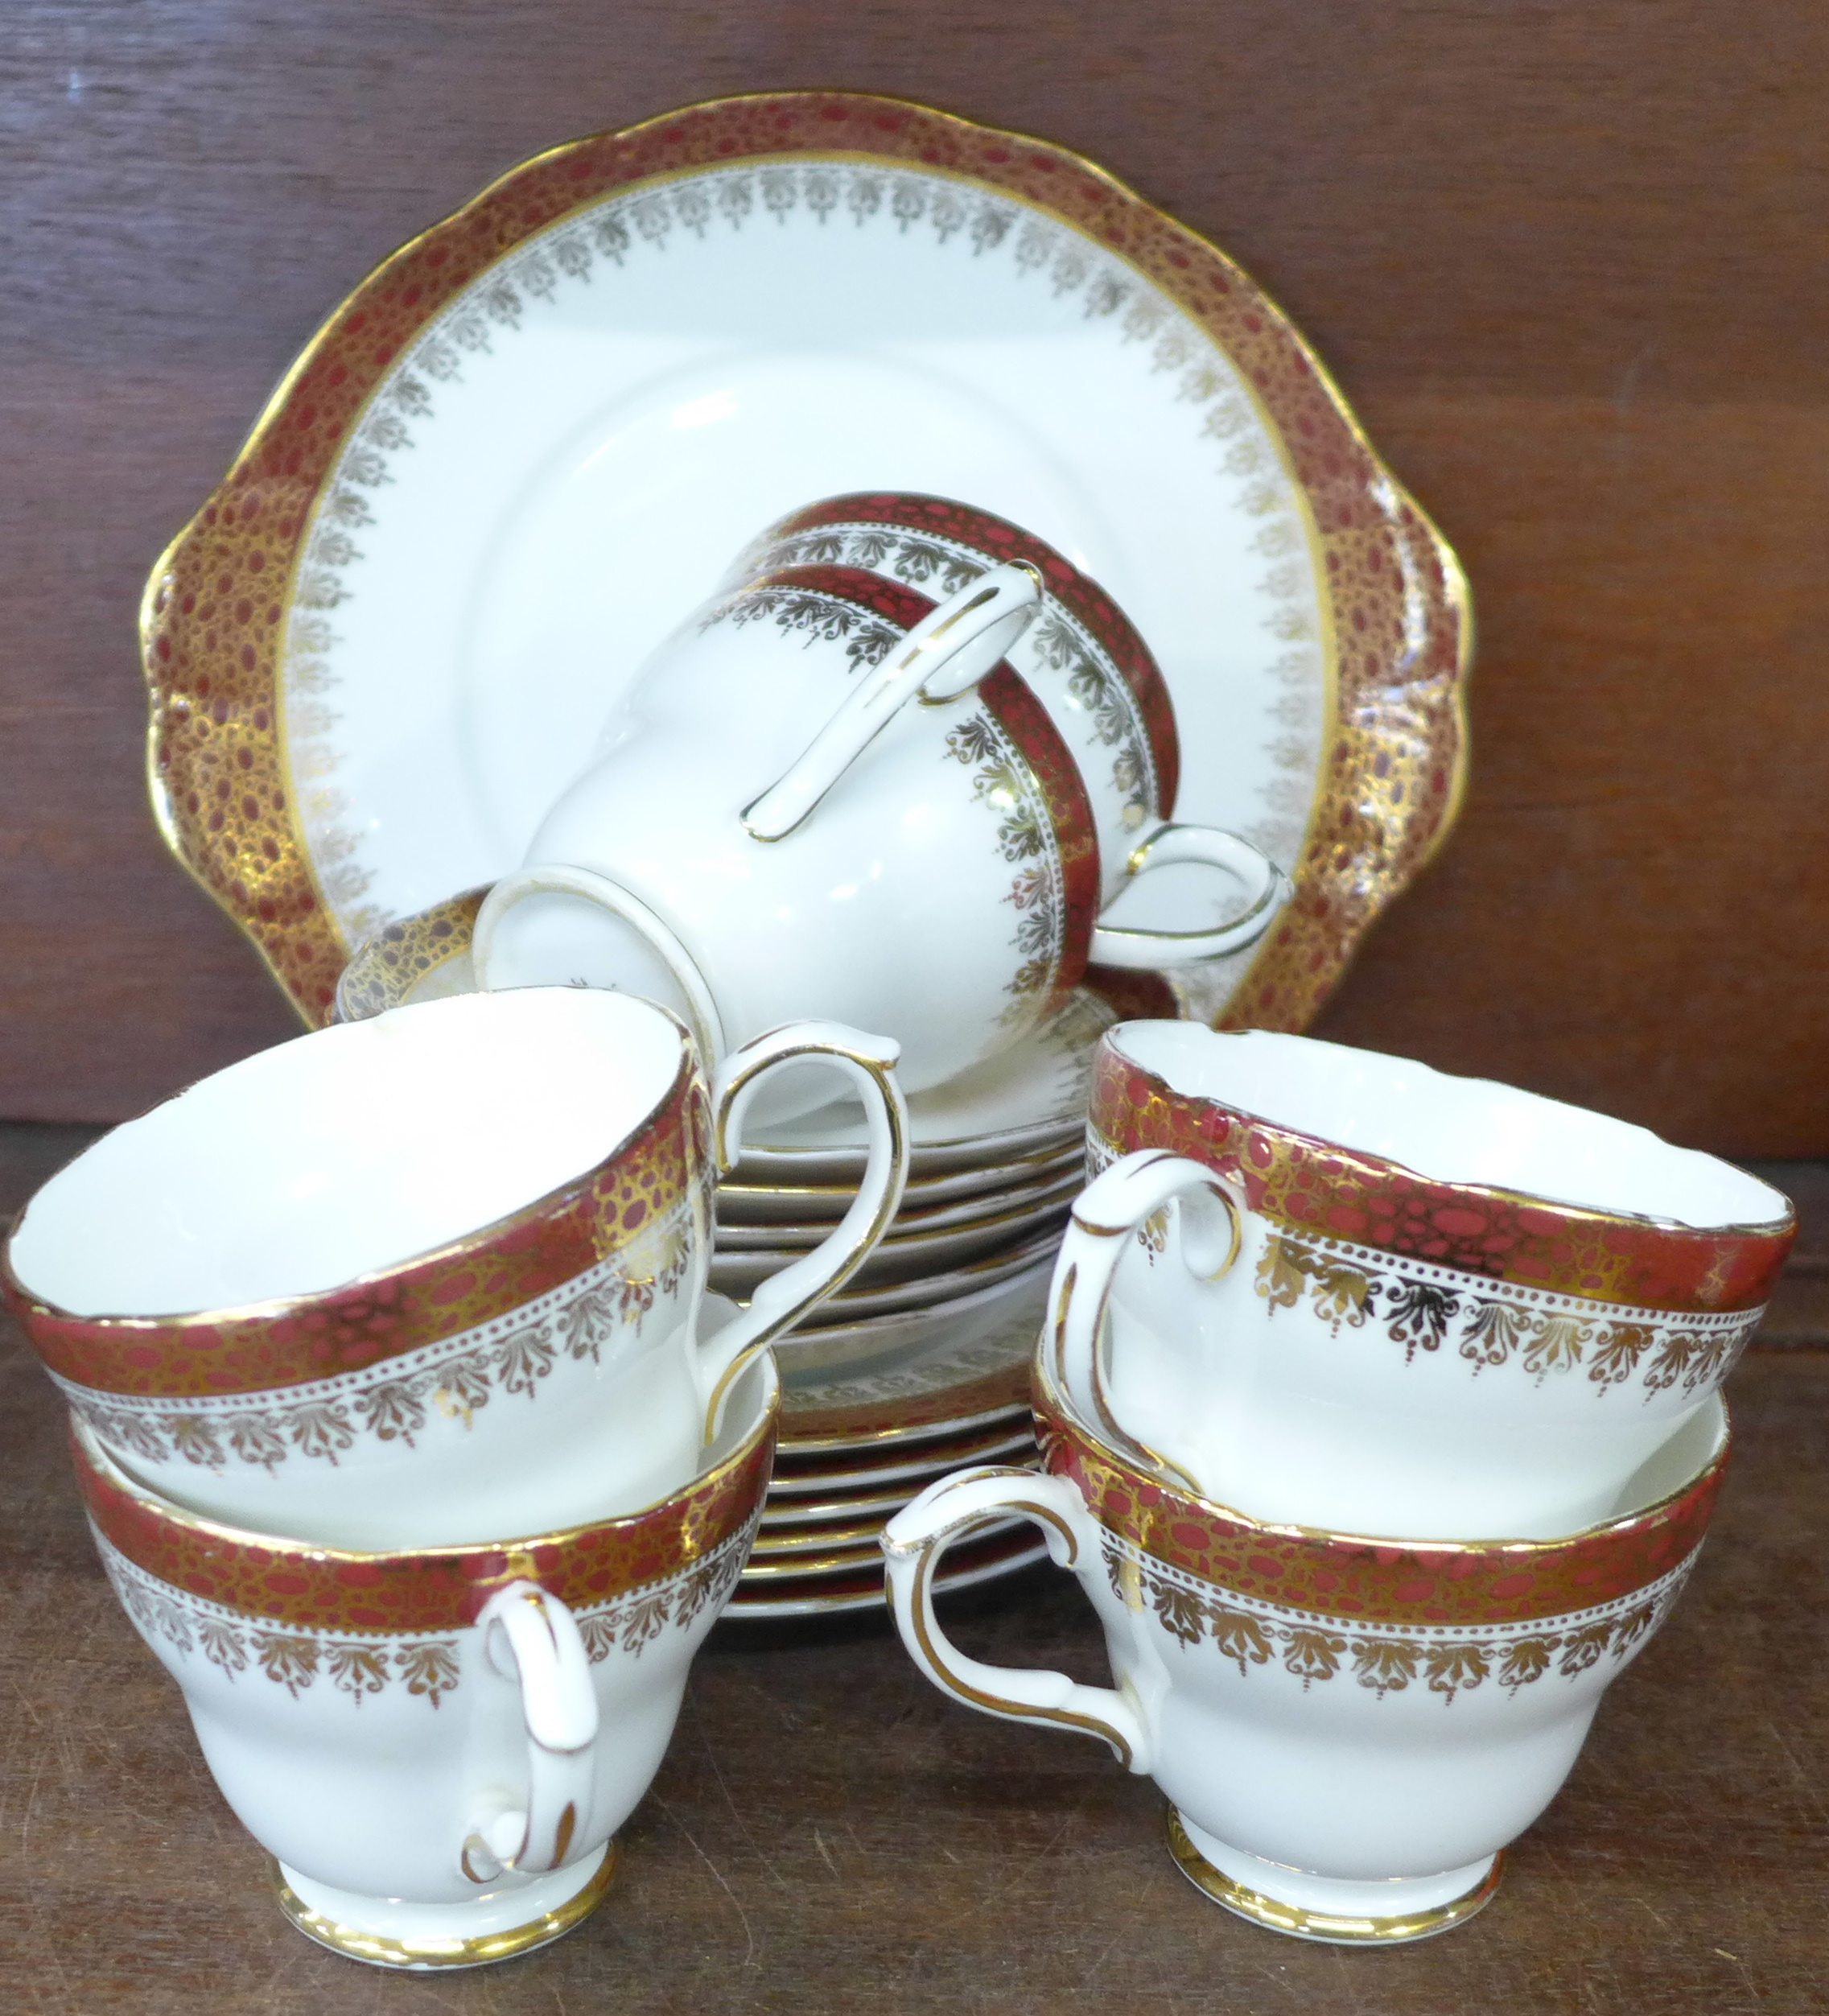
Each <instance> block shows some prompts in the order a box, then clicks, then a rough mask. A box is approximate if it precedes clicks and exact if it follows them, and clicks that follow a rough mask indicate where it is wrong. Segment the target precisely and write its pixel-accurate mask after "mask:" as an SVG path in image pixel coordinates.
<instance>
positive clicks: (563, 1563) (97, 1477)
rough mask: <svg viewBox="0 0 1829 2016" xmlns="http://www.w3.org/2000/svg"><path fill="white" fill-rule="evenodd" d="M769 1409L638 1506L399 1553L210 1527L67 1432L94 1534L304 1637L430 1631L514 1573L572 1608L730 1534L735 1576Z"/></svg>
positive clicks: (589, 1605) (665, 1573)
mask: <svg viewBox="0 0 1829 2016" xmlns="http://www.w3.org/2000/svg"><path fill="white" fill-rule="evenodd" d="M776 1413H777V1409H776V1408H775V1407H774V1406H771V1407H770V1409H769V1412H768V1418H767V1419H766V1420H765V1421H764V1422H763V1423H762V1424H760V1425H759V1426H758V1427H757V1428H756V1430H755V1431H754V1432H753V1433H752V1434H751V1435H750V1437H748V1440H747V1441H745V1443H744V1445H743V1447H742V1448H741V1449H738V1450H737V1451H736V1452H735V1453H734V1454H732V1455H731V1456H730V1457H727V1458H726V1459H725V1461H723V1462H722V1463H720V1464H719V1465H718V1466H717V1467H716V1468H715V1469H714V1470H709V1471H707V1472H706V1474H705V1475H704V1476H702V1477H701V1478H698V1479H697V1480H696V1481H695V1482H693V1483H692V1484H690V1485H689V1486H686V1489H685V1490H683V1491H678V1492H676V1493H675V1494H674V1495H673V1496H672V1497H671V1498H669V1499H664V1500H662V1501H661V1503H658V1504H656V1505H652V1506H649V1507H645V1509H644V1510H642V1511H638V1512H631V1513H629V1514H628V1515H626V1516H625V1517H624V1518H621V1519H606V1520H604V1521H603V1522H602V1523H599V1524H595V1525H592V1526H587V1527H576V1528H574V1529H573V1530H571V1531H570V1532H564V1533H554V1534H542V1535H535V1536H533V1537H532V1538H529V1539H527V1540H514V1541H506V1542H503V1543H501V1544H496V1545H492V1546H488V1547H446V1548H419V1549H418V1550H416V1551H414V1552H410V1553H409V1552H402V1553H389V1554H359V1553H350V1552H342V1551H340V1550H337V1549H335V1548H318V1547H312V1546H310V1545H308V1544H306V1543H305V1542H303V1541H301V1540H274V1539H272V1538H270V1537H269V1536H266V1535H256V1534H249V1533H243V1532H237V1531H235V1530H234V1529H233V1528H231V1527H224V1526H218V1525H216V1524H215V1523H212V1521H210V1520H208V1519H200V1518H197V1517H195V1516H193V1515H190V1514H187V1513H179V1512H177V1511H172V1510H169V1509H167V1508H166V1507H164V1505H163V1502H162V1501H160V1500H159V1499H154V1498H153V1497H152V1496H151V1495H150V1494H148V1493H146V1492H143V1491H142V1490H138V1488H137V1487H135V1486H133V1485H131V1484H130V1483H129V1482H127V1480H126V1478H124V1477H123V1476H122V1474H120V1472H118V1471H117V1470H115V1469H114V1467H113V1465H112V1464H111V1463H109V1462H108V1461H106V1459H105V1457H98V1456H97V1455H95V1454H93V1453H90V1451H89V1449H85V1447H84V1441H83V1437H82V1434H81V1433H80V1431H79V1432H78V1433H76V1436H75V1437H74V1444H75V1454H76V1475H77V1482H78V1483H79V1485H80V1487H81V1490H82V1493H83V1497H84V1502H85V1503H86V1504H87V1507H88V1509H89V1519H90V1522H91V1523H92V1524H93V1527H95V1529H96V1532H97V1534H98V1535H99V1536H100V1537H101V1540H103V1541H104V1542H105V1544H106V1546H107V1547H109V1548H113V1549H114V1551H115V1552H117V1553H118V1554H120V1555H121V1556H124V1557H125V1559H126V1560H127V1561H128V1562H130V1564H131V1565H133V1567H134V1568H135V1569H138V1570H139V1571H140V1572H141V1573H142V1574H143V1575H145V1576H146V1577H150V1579H151V1580H152V1581H154V1583H156V1584H158V1585H161V1586H162V1588H163V1589H164V1590H165V1591H166V1592H167V1593H182V1594H183V1595H184V1596H186V1597H187V1598H192V1599H194V1600H195V1601H196V1602H200V1603H204V1604H212V1605H214V1606H216V1607H217V1608H219V1609H220V1610H225V1611H229V1612H233V1613H234V1614H235V1615H236V1616H237V1618H239V1619H241V1622H243V1623H244V1624H245V1625H246V1626H248V1627H249V1628H250V1629H253V1628H256V1627H257V1628H258V1629H260V1630H262V1631H268V1630H271V1631H277V1632H278V1633H280V1634H282V1635H293V1636H297V1637H301V1638H304V1639H311V1640H313V1641H315V1642H317V1641H324V1640H327V1639H330V1638H333V1637H335V1638H341V1637H343V1636H345V1635H353V1636H356V1637H360V1636H361V1635H364V1634H369V1635H373V1634H377V1633H379V1634H383V1635H387V1636H389V1637H394V1638H414V1639H420V1638H426V1639H430V1638H435V1637H437V1636H439V1635H441V1634H449V1633H451V1632H453V1631H462V1630H463V1629H464V1628H465V1627H466V1626H468V1625H470V1624H472V1623H473V1622H475V1621H476V1615H477V1613H478V1612H479V1611H480V1610H481V1609H482V1607H483V1606H484V1604H485V1603H486V1602H488V1600H489V1598H490V1597H491V1596H492V1595H493V1594H494V1593H495V1592H496V1590H497V1589H501V1588H502V1587H504V1586H505V1585H506V1584H508V1583H509V1582H513V1581H532V1582H538V1584H539V1585H540V1586H541V1587H542V1589H546V1591H548V1593H550V1594H552V1595H554V1596H556V1597H558V1598H559V1599H560V1601H561V1602H563V1603H564V1604H565V1605H566V1607H567V1609H569V1610H572V1611H574V1612H583V1611H587V1610H592V1609H596V1608H601V1607H602V1606H604V1605H607V1604H610V1603H612V1602H619V1601H620V1600H621V1599H623V1598H631V1599H632V1598H634V1597H636V1595H637V1594H638V1593H640V1592H641V1591H642V1590H644V1589H649V1588H650V1587H652V1586H654V1585H660V1584H662V1583H671V1582H673V1581H674V1580H675V1579H676V1578H678V1577H682V1576H685V1575H686V1574H687V1573H689V1572H690V1571H691V1570H692V1569H694V1568H695V1567H696V1565H698V1563H700V1562H702V1561H703V1560H708V1559H711V1558H712V1557H713V1556H718V1557H719V1558H722V1557H723V1556H722V1555H721V1552H720V1550H722V1549H724V1548H727V1546H731V1545H733V1544H735V1542H736V1541H738V1540H741V1541H742V1543H743V1544H742V1545H741V1546H739V1547H736V1548H735V1552H734V1555H733V1556H732V1559H733V1560H734V1561H735V1567H733V1568H732V1569H731V1573H732V1574H733V1575H734V1574H735V1573H736V1570H737V1569H738V1568H740V1567H741V1565H742V1560H743V1556H744V1552H746V1551H747V1548H748V1538H747V1536H748V1534H749V1532H751V1529H752V1526H753V1524H754V1522H755V1519H756V1515H758V1513H759V1511H760V1507H761V1503H762V1499H763V1496H764V1492H765V1491H766V1490H767V1488H768V1474H769V1470H770V1469H771V1467H772V1462H773V1458H774V1445H775V1420H776ZM628 1614H630V1615H633V1614H634V1612H633V1611H632V1610H631V1611H630V1612H629V1613H628ZM623 1642H624V1643H626V1642H627V1640H626V1639H624V1641H623ZM605 1646H606V1649H607V1647H608V1641H607V1640H606V1641H605Z"/></svg>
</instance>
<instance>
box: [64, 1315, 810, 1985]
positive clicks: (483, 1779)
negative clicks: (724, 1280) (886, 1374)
mask: <svg viewBox="0 0 1829 2016" xmlns="http://www.w3.org/2000/svg"><path fill="white" fill-rule="evenodd" d="M779 1394H780V1387H779V1383H778V1381H777V1374H776V1371H775V1368H774V1367H773V1365H772V1363H771V1362H770V1361H769V1360H768V1357H767V1354H764V1355H763V1358H762V1359H761V1361H760V1363H752V1364H751V1365H750V1366H749V1367H748V1369H747V1370H746V1371H744V1373H743V1374H741V1375H739V1378H738V1379H737V1381H736V1383H735V1386H734V1387H733V1389H732V1394H731V1404H730V1406H729V1407H728V1408H727V1410H726V1416H725V1420H724V1423H723V1427H722V1428H721V1429H720V1431H719V1439H718V1441H717V1442H716V1443H715V1445H714V1446H713V1447H712V1448H711V1449H710V1450H709V1451H707V1452H706V1455H705V1457H704V1461H703V1465H702V1469H701V1470H700V1471H699V1474H698V1475H697V1476H696V1477H694V1478H690V1479H688V1480H686V1481H685V1482H682V1483H680V1484H679V1485H678V1486H675V1487H674V1489H673V1490H670V1491H669V1492H668V1493H667V1494H665V1496H664V1497H662V1498H661V1499H658V1500H657V1502H656V1503H653V1504H652V1505H648V1506H645V1507H641V1508H640V1509H638V1510H636V1511H629V1512H627V1513H625V1514H624V1515H621V1516H620V1517H617V1518H613V1519H612V1518H607V1517H604V1516H602V1515H595V1516H593V1517H591V1518H590V1519H587V1520H585V1521H583V1522H582V1523H579V1524H578V1525H576V1526H575V1527H572V1528H571V1530H569V1531H562V1532H538V1533H535V1534H533V1535H531V1536H529V1537H526V1538H524V1539H501V1538H498V1539H493V1540H487V1541H479V1542H477V1543H476V1544H474V1545H472V1546H471V1547H468V1548H455V1547H447V1548H418V1549H414V1550H412V1551H402V1550H398V1549H389V1550H383V1551H378V1552H377V1551H365V1552H359V1553H354V1552H334V1551H327V1550H325V1549H324V1548H319V1547H316V1546H312V1545H310V1544H304V1543H300V1542H297V1541H288V1540H276V1539H274V1537H273V1536H271V1535H270V1534H266V1533H253V1532H241V1531H238V1530H237V1529H235V1528H233V1527H225V1526H219V1525H216V1524H213V1523H211V1522H209V1521H208V1520H204V1519H199V1518H197V1517H196V1515H193V1514H191V1513H188V1512H187V1511H184V1510H183V1509H182V1508H181V1507H179V1506H176V1505H175V1504H173V1503H171V1500H170V1499H164V1498H161V1497H160V1496H159V1495H158V1494H155V1493H154V1492H152V1491H150V1490H146V1489H145V1488H144V1486H141V1485H138V1484H136V1483H135V1482H134V1480H133V1479H132V1478H130V1477H129V1476H128V1475H127V1474H126V1472H125V1471H123V1470H122V1469H120V1468H119V1466H117V1465H116V1464H115V1463H114V1462H113V1461H111V1459H110V1458H109V1456H108V1454H107V1453H106V1452H105V1450H104V1449H103V1448H102V1446H101V1443H100V1442H99V1441H97V1439H96V1438H95V1437H94V1436H93V1434H92V1433H90V1432H89V1429H88V1428H87V1427H85V1426H84V1424H82V1422H81V1420H80V1417H79V1419H78V1420H77V1422H76V1429H75V1437H76V1476H77V1481H78V1482H79V1483H80V1486H81V1487H82V1493H83V1497H84V1501H85V1503H86V1504H87V1507H88V1510H89V1519H90V1523H91V1526H92V1527H93V1532H94V1534H95V1539H96V1545H97V1548H98V1549H99V1550H100V1552H101V1559H102V1565H103V1566H104V1567H105V1569H107V1571H108V1575H109V1580H110V1581H112V1582H113V1585H114V1589H115V1592H116V1593H117V1595H118V1596H119V1597H120V1598H121V1601H122V1603H123V1605H124V1606H126V1610H127V1614H128V1615H129V1616H130V1618H132V1619H133V1621H134V1626H135V1627H136V1628H137V1629H138V1631H139V1634H140V1635H141V1636H142V1638H143V1639H145V1640H146V1643H147V1644H148V1645H150V1647H151V1648H152V1650H153V1651H154V1652H155V1653H156V1654H157V1655H158V1656H159V1660H160V1663H161V1664H163V1666H164V1667H165V1668H166V1670H167V1672H169V1673H170V1674H171V1676H172V1678H173V1679H174V1680H176V1681H177V1683H178V1684H179V1687H180V1688H183V1693H184V1701H185V1705H186V1706H187V1708H188V1709H190V1712H191V1720H192V1724H193V1725H194V1726H195V1727H196V1733H197V1739H198V1741H199V1742H200V1744H201V1745H202V1746H203V1753H204V1761H205V1762H207V1763H208V1766H209V1768H210V1771H211V1773H212V1775H213V1776H214V1777H215V1779H216V1783H217V1784H218V1785H219V1786H220V1788H221V1791H222V1795H223V1796H224V1798H225V1799H226V1800H228V1802H229V1805H230V1806H231V1807H232V1808H233V1809H234V1811H235V1814H236V1816H237V1818H238V1819H239V1820H241V1823H242V1824H243V1825H244V1826H245V1827H246V1828H247V1829H248V1831H249V1833H251V1834H253V1836H254V1837H255V1838H256V1840H257V1841H259V1842H260V1843H261V1844H262V1846H263V1847H265V1848H266V1849H267V1850H268V1852H269V1853H270V1854H271V1855H272V1856H273V1857H274V1860H275V1862H276V1864H277V1870H276V1874H277V1876H278V1891H279V1899H280V1903H281V1906H282V1908H283V1910H284V1911H285V1912H286V1915H287V1916H288V1917H289V1918H290V1919H291V1920H292V1922H293V1923H295V1925H297V1926H298V1927H299V1929H300V1930H301V1931H305V1932H308V1933H309V1934H310V1935H311V1936H312V1937H313V1938H314V1939H316V1940H320V1941H322V1943H323V1944H325V1945H327V1946H331V1947H334V1948H336V1950H337V1951H338V1952H343V1953H347V1954H348V1955H349V1956H351V1957H352V1958H354V1959H356V1960H370V1961H373V1962H375V1963H376V1964H379V1965H382V1966H391V1967H402V1968H414V1969H428V1968H441V1967H472V1966H476V1965H477V1964H480V1963H481V1962H483V1961H485V1960H505V1959H507V1958H509V1956H511V1955H513V1954H515V1953H518V1952H527V1951H529V1950H530V1949H531V1948H533V1947H536V1946H540V1945H543V1944H546V1941H547V1940H551V1939H555V1938H557V1937H558V1935H559V1934H560V1933H561V1932H563V1931H566V1930H567V1929H568V1928H569V1927H571V1926H572V1925H574V1924H575V1923H577V1922H578V1921H579V1919H582V1918H583V1916H584V1915H586V1914H587V1912H588V1911H590V1910H591V1907H593V1905H595V1903H597V1901H598V1899H599V1898H600V1896H601V1895H602V1894H603V1888H604V1886H605V1885H606V1884H607V1883H608V1881H609V1878H610V1874H611V1870H612V1858H613V1856H614V1853H615V1851H614V1849H613V1848H612V1846H611V1845H610V1841H611V1837H612V1835H613V1834H614V1833H615V1832H616V1829H617V1828H619V1827H620V1825H621V1824H622V1823H623V1821H624V1819H625V1818H626V1817H627V1816H628V1814H629V1812H631V1811H632V1809H633V1808H634V1806H635V1804H636V1801H637V1800H639V1799H640V1798H641V1795H643V1793H644V1792H645V1791H647V1789H648V1786H649V1782H650V1781H651V1780H652V1779H653V1775H654V1773H655V1771H656V1770H657V1768H658V1767H659V1765H660V1762H661V1755H662V1753H663V1752H664V1751H665V1749H666V1746H667V1743H668V1740H669V1738H670V1737H671V1735H672V1734H673V1727H674V1719H675V1717H677V1716H678V1713H679V1705H680V1697H681V1695H682V1692H683V1691H684V1688H685V1685H686V1671H687V1668H688V1667H689V1666H690V1664H691V1661H692V1656H693V1655H694V1652H695V1651H697V1650H698V1646H699V1644H700V1643H702V1640H703V1639H704V1637H705V1635H706V1632H707V1631H709V1630H710V1629H711V1625H712V1623H713V1622H714V1621H715V1619H716V1618H717V1616H718V1614H719V1611H720V1610H722V1609H723V1606H724V1605H725V1603H726V1602H727V1600H728V1599H729V1598H730V1596H731V1593H733V1591H734V1590H735V1587H736V1584H737V1577H739V1574H740V1573H742V1570H743V1565H744V1560H745V1559H746V1558H747V1556H748V1552H749V1548H750V1543H751V1540H752V1539H753V1537H754V1536H755V1532H756V1521H757V1519H758V1518H759V1516H760V1513H761V1510H762V1503H763V1499H764V1494H765V1492H766V1491H767V1489H768V1474H769V1469H770V1465H771V1462H772V1457H773V1453H774V1442H775V1427H776V1420H777V1412H778V1408H779Z"/></svg>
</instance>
